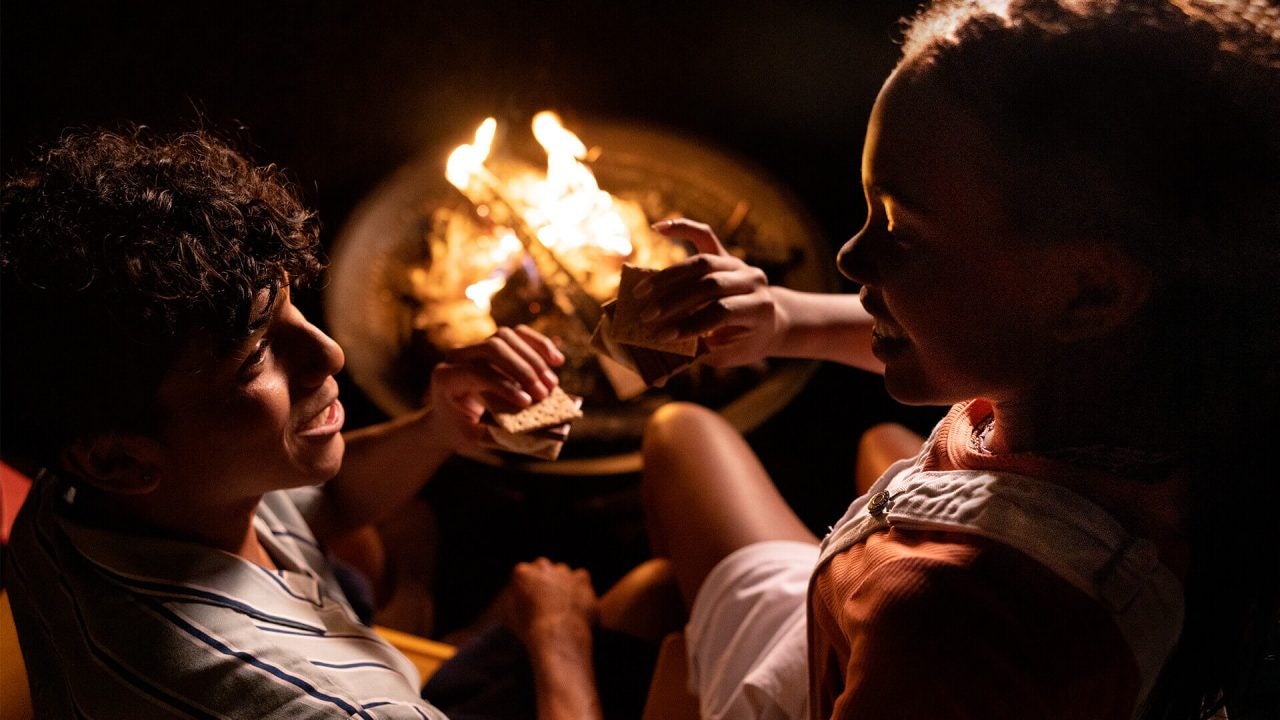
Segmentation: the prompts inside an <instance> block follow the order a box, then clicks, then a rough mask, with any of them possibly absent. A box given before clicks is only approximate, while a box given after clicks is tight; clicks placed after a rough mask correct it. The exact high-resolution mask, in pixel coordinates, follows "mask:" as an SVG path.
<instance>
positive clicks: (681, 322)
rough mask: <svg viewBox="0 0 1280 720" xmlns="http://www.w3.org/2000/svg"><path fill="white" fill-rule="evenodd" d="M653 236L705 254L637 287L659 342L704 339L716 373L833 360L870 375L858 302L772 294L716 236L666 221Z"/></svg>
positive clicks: (866, 321) (867, 334)
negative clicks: (765, 362) (767, 361)
mask: <svg viewBox="0 0 1280 720" xmlns="http://www.w3.org/2000/svg"><path fill="white" fill-rule="evenodd" d="M653 227H654V229H655V230H657V231H658V232H660V233H662V234H664V235H667V236H668V237H672V238H677V239H681V240H687V241H689V242H691V243H693V245H694V246H695V247H696V248H697V249H698V251H699V254H697V255H695V256H693V257H691V258H689V259H687V260H685V261H683V262H680V263H677V264H675V265H673V266H671V267H669V268H667V269H665V270H663V271H661V272H659V273H657V274H656V275H654V276H652V277H650V278H646V279H645V280H642V281H640V282H639V283H637V284H636V287H635V291H634V298H635V299H636V300H638V301H640V302H641V303H643V305H642V310H641V314H640V320H641V321H642V322H645V323H646V324H647V326H648V329H649V331H650V332H651V333H652V334H653V336H654V337H655V338H658V339H665V338H674V337H688V336H692V335H701V336H703V337H704V338H705V342H706V345H707V348H708V350H709V353H708V355H707V356H706V357H705V358H704V360H703V361H704V362H706V363H708V364H710V365H717V366H733V365H746V364H750V363H753V362H758V361H760V360H762V359H764V358H766V357H794V358H812V359H817V360H830V361H833V362H839V363H844V364H846V365H852V366H853V367H857V368H862V369H864V370H869V371H872V372H882V371H883V369H884V368H883V365H882V364H881V363H880V362H879V361H878V360H876V358H875V357H874V356H873V355H872V354H871V324H872V319H871V316H870V315H869V314H868V313H867V311H866V310H864V309H863V308H862V301H861V299H860V298H858V296H856V295H847V294H833V293H805V292H799V291H796V290H790V289H787V288H783V287H773V286H771V285H769V282H768V280H767V279H766V277H765V274H764V272H763V271H762V270H760V269H759V268H757V267H753V266H751V265H748V264H746V263H745V262H743V261H742V260H739V259H738V258H735V257H733V256H732V255H730V254H729V253H727V252H726V251H725V249H724V247H723V246H721V245H720V241H719V240H718V239H716V236H715V234H714V233H712V231H711V228H709V227H708V226H706V225H704V224H702V223H697V222H693V221H690V220H664V221H663V222H660V223H657V224H655V225H654V226H653Z"/></svg>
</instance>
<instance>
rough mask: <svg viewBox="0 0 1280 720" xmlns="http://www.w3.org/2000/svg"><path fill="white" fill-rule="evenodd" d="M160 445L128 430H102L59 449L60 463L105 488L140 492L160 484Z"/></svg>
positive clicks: (122, 492) (131, 493) (101, 488)
mask: <svg viewBox="0 0 1280 720" xmlns="http://www.w3.org/2000/svg"><path fill="white" fill-rule="evenodd" d="M160 458H161V451H160V445H159V444H158V443H157V442H156V441H155V440H152V439H151V438H148V437H144V436H142V435H134V434H129V433H106V434H104V435H98V436H96V437H93V438H91V439H88V440H84V439H81V440H76V441H75V442H74V443H72V445H71V447H69V448H67V449H66V450H64V451H63V452H62V464H63V466H64V467H66V468H67V469H69V470H70V471H72V472H74V473H75V474H76V475H77V476H79V477H82V478H84V480H85V481H86V482H88V483H89V484H90V485H93V486H94V487H96V488H98V489H100V490H103V491H105V492H110V493H116V494H119V495H143V494H146V493H149V492H151V491H153V490H155V489H156V487H157V486H159V484H160V471H159V468H160Z"/></svg>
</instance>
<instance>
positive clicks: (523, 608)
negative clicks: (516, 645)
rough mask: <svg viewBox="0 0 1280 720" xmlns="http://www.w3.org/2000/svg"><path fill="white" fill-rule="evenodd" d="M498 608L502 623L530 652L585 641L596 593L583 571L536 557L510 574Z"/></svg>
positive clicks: (588, 635)
mask: <svg viewBox="0 0 1280 720" xmlns="http://www.w3.org/2000/svg"><path fill="white" fill-rule="evenodd" d="M500 607H501V611H502V620H503V623H504V624H505V625H506V626H507V628H508V629H510V630H511V631H512V632H513V633H515V635H516V637H518V638H520V641H521V642H522V643H524V645H525V647H527V648H529V650H530V651H531V652H532V651H535V650H537V649H538V648H539V647H542V646H546V645H548V644H553V643H569V642H573V641H575V640H577V641H581V640H586V641H588V642H589V638H590V632H591V626H592V625H593V624H594V623H595V617H596V593H595V590H593V589H592V587H591V575H590V574H588V573H587V571H586V570H583V569H581V568H579V569H577V570H574V569H571V568H570V567H569V566H568V565H565V564H564V563H553V562H551V561H550V560H548V559H547V558H544V557H540V558H538V559H537V560H534V561H533V562H527V563H520V564H519V565H516V567H515V569H514V570H512V571H511V581H510V582H509V583H508V584H507V588H506V590H504V591H503V595H502V598H501V601H500Z"/></svg>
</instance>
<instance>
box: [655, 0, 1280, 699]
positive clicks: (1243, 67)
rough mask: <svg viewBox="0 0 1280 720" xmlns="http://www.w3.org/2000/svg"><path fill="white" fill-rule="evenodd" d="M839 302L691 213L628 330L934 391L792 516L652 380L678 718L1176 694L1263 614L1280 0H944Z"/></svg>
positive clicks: (1272, 392) (914, 33) (1269, 584)
mask: <svg viewBox="0 0 1280 720" xmlns="http://www.w3.org/2000/svg"><path fill="white" fill-rule="evenodd" d="M863 189H864V193H865V195H866V199H867V204H868V217H867V222H866V225H865V226H864V227H863V229H862V230H861V232H859V233H858V234H857V235H856V236H855V237H854V238H853V239H852V240H850V241H849V242H848V243H847V244H846V245H845V247H844V248H843V249H842V250H841V252H840V255H839V258H838V263H839V266H840V269H841V270H842V272H844V273H845V275H847V276H848V277H850V278H851V279H853V280H855V281H857V282H859V283H861V285H862V289H861V292H860V294H859V295H858V296H857V297H854V296H829V295H814V294H804V293H797V292H793V291H789V290H787V289H785V288H777V287H769V286H768V285H767V284H766V283H765V281H764V277H763V273H761V272H759V271H758V270H756V269H754V268H751V267H748V266H746V265H744V264H743V263H742V262H740V261H738V260H736V259H734V258H732V257H731V256H729V255H727V254H725V253H724V252H723V251H722V249H721V248H720V247H719V244H718V242H717V241H716V240H715V238H714V236H713V235H712V234H711V233H710V232H709V230H708V229H707V228H706V226H703V225H700V224H697V223H692V222H689V221H683V220H677V221H669V222H664V223H660V224H659V225H657V226H656V227H657V228H658V229H659V230H660V231H662V232H665V233H666V234H668V235H670V236H672V237H678V238H683V239H686V240H689V241H691V242H693V243H694V244H696V245H697V246H698V248H699V249H700V250H701V251H702V253H701V254H699V255H696V256H694V257H693V258H691V259H689V260H688V261H686V262H684V263H681V264H679V265H677V266H674V267H672V268H670V269H668V270H666V271H664V272H662V273H661V274H659V275H657V276H655V277H654V278H653V279H652V281H651V282H649V283H647V284H644V285H642V286H641V287H639V288H637V295H638V296H642V297H643V298H644V299H645V300H646V302H647V303H648V306H649V310H648V312H647V313H646V315H645V317H647V319H648V321H649V322H650V323H651V327H652V330H653V332H654V333H655V335H659V336H662V335H666V336H687V335H695V334H702V335H706V336H707V340H708V344H709V346H710V347H711V352H710V354H709V355H708V356H707V361H708V362H712V363H716V364H735V363H742V362H750V361H753V360H756V359H759V358H761V357H764V356H800V357H812V358H821V359H826V360H832V361H837V362H843V363H847V364H850V365H854V366H857V367H862V368H866V369H869V370H879V371H882V372H883V373H884V377H885V382H886V385H887V387H888V389H889V391H890V393H892V394H893V396H894V397H896V398H897V399H899V400H901V401H903V402H906V403H912V404H954V406H953V408H952V410H951V412H950V413H949V414H948V415H947V417H946V418H945V419H944V420H943V421H942V422H941V423H940V424H939V426H938V427H937V428H936V429H935V431H934V432H933V434H932V436H931V437H930V438H929V439H928V440H927V441H926V442H925V443H924V446H923V448H921V449H920V450H919V453H918V454H917V455H916V456H915V457H914V458H913V459H909V460H903V461H900V462H898V463H896V464H894V465H892V466H891V467H889V468H888V470H887V471H886V472H885V473H884V474H883V475H882V476H881V477H880V479H879V480H878V481H877V482H876V483H875V485H874V487H872V488H871V492H870V493H869V494H868V495H866V496H863V497H862V498H860V499H858V500H856V501H855V502H854V503H853V505H852V506H851V507H850V508H849V509H848V511H847V512H846V513H845V515H844V517H843V518H841V519H840V520H839V522H838V523H837V525H836V526H835V527H834V529H833V530H832V531H831V533H830V534H829V535H828V536H827V538H826V539H825V540H823V541H822V542H821V544H819V541H818V539H817V538H815V537H814V536H813V535H812V534H811V533H810V532H809V530H808V529H807V528H806V527H805V526H804V524H803V523H801V522H800V521H799V520H798V519H797V518H796V517H795V515H794V514H792V513H791V511H790V510H789V509H788V508H787V507H786V505H785V504H784V502H783V501H782V499H781V497H780V496H779V495H778V493H777V492H776V490H775V489H774V487H773V485H772V483H771V482H770V479H769V477H768V476H767V475H766V473H765V471H764V469H763V468H762V466H761V465H760V463H759V461H758V460H757V459H756V458H755V456H754V455H753V454H752V453H751V451H750V449H749V447H748V446H747V445H746V443H745V442H744V441H743V440H742V438H741V437H739V436H738V435H737V434H736V433H735V432H734V431H733V430H732V429H731V428H730V427H729V426H728V425H727V424H726V423H725V422H724V421H722V420H721V419H720V418H719V417H717V416H716V415H715V414H714V413H711V412H709V411H706V410H703V409H700V408H697V407H695V406H690V405H672V406H668V407H666V408H664V409H663V410H661V411H660V412H659V413H658V414H657V416H656V417H655V418H654V420H653V422H652V423H651V426H650V428H649V432H648V433H647V435H646V438H645V485H644V489H645V497H646V503H647V510H648V512H649V518H650V526H651V527H650V529H651V536H652V539H653V545H654V547H655V550H656V551H657V552H658V553H659V554H662V555H665V556H667V557H669V558H670V560H671V565H672V568H673V571H674V575H675V580H676V583H677V584H678V585H679V588H680V591H681V594H682V596H683V598H684V599H685V601H686V603H687V605H688V606H689V608H690V621H689V624H688V626H687V627H686V639H687V643H688V647H689V657H688V659H689V666H690V686H691V688H692V689H694V690H695V691H696V692H697V694H698V696H699V699H700V703H701V706H702V714H703V716H704V717H771V718H772V717H800V716H803V715H804V714H805V713H806V706H807V713H808V714H809V716H810V717H814V718H826V717H848V718H855V717H857V718H862V717H866V718H873V717H894V718H961V717H963V718H969V717H974V718H976V717H982V718H1032V717H1034V718H1131V717H1134V716H1135V715H1140V716H1142V717H1147V718H1166V717H1170V718H1172V717H1178V718H1198V717H1206V716H1209V715H1212V714H1214V713H1215V712H1216V711H1217V710H1218V709H1219V708H1221V707H1222V706H1223V705H1224V704H1229V703H1231V702H1232V699H1233V697H1235V695H1234V693H1236V692H1237V691H1238V690H1239V689H1240V688H1241V687H1242V686H1243V684H1244V683H1246V682H1247V680H1248V677H1249V675H1248V671H1249V669H1250V668H1251V667H1253V666H1254V664H1253V663H1254V661H1255V660H1257V659H1258V657H1259V656H1260V650H1261V644H1262V642H1263V640H1264V638H1265V636H1266V634H1267V632H1268V631H1269V629H1270V628H1271V627H1272V626H1273V625H1274V623H1275V621H1276V607H1277V583H1278V580H1280V562H1278V553H1280V537H1278V533H1277V527H1278V526H1277V524H1276V522H1275V520H1274V516H1273V514H1272V508H1273V507H1274V506H1275V501H1276V499H1277V489H1276V483H1275V480H1274V472H1273V471H1267V470H1264V468H1265V467H1266V465H1267V463H1266V460H1267V459H1269V458H1268V457H1266V456H1267V455H1269V452H1268V451H1267V449H1266V441H1267V440H1268V439H1269V438H1271V437H1272V436H1273V435H1274V432H1275V430H1276V421H1275V417H1276V412H1277V411H1280V368H1278V367H1277V364H1276V359H1275V358H1276V357H1277V351H1278V350H1280V340H1278V332H1280V331H1278V327H1280V323H1277V322H1276V318H1277V317H1278V316H1280V202H1277V198H1280V12H1278V11H1277V9H1276V8H1275V7H1273V6H1269V5H1266V4H1264V3H1261V2H1252V3H1250V2H1202V1H1200V0H1172V1H1166V0H1142V1H1140V2H1138V1H1135V2H1115V1H1108V0H1062V1H1061V2H1055V1H1052V0H1028V1H1026V2H1018V1H1017V0H1014V2H1011V3H1002V2H990V3H987V2H949V3H939V4H937V5H935V6H933V7H932V8H929V9H928V10H926V11H923V12H922V13H921V14H920V15H919V16H918V17H917V18H916V19H915V20H914V22H913V23H912V24H911V26H910V29H909V31H908V34H907V37H906V42H905V44H904V53H903V58H902V61H901V63H900V64H899V66H898V68H897V69H896V70H895V71H894V72H893V74H892V75H891V76H890V77H889V79H888V81H887V82H886V83H885V86H884V88H883V90H882V91H881V93H880V96H879V98H878V99H877V101H876V104H875V108H874V110H873V113H872V117H871V121H870V124H869V126H868V129H867V135H866V145H865V148H864V154H863Z"/></svg>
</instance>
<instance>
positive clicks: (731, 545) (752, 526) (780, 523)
mask: <svg viewBox="0 0 1280 720" xmlns="http://www.w3.org/2000/svg"><path fill="white" fill-rule="evenodd" d="M641 489H642V492H643V497H644V506H645V515H646V521H647V524H648V531H649V540H650V543H651V544H652V546H653V552H654V554H656V555H658V556H661V557H667V558H669V559H670V561H671V570H672V572H673V574H674V576H675V581H676V585H677V586H678V587H679V590H680V595H681V597H682V598H683V599H684V602H685V607H686V608H687V607H691V606H692V605H693V598H694V596H695V595H697V592H698V588H699V587H700V586H701V585H702V581H703V580H704V579H705V578H706V576H707V573H709V572H710V571H711V569H712V568H713V567H715V565H716V563H718V562H720V560H721V559H723V558H724V557H725V556H727V555H729V553H731V552H733V551H734V550H737V549H738V548H741V547H744V546H746V545H750V544H752V543H756V542H761V541H764V540H797V541H800V542H809V543H815V544H816V543H817V542H818V539H817V538H816V537H814V535H813V533H811V532H809V529H808V527H806V526H805V524H804V523H803V522H801V521H800V519H799V518H798V517H796V515H795V513H794V512H792V510H791V508H790V507H788V505H787V503H786V501H785V500H783V498H782V495H780V494H779V493H778V490H777V488H776V487H774V485H773V481H772V480H770V478H769V475H768V473H766V472H765V469H764V467H763V466H762V465H761V464H760V461H759V459H758V458H756V455H755V453H754V452H753V451H752V450H751V448H750V446H748V445H747V443H746V441H745V440H744V439H743V438H742V436H741V435H740V434H739V433H738V431H737V430H735V429H734V428H733V426H731V425H730V424H729V423H728V422H727V421H725V420H724V418H722V417H720V415H718V414H717V413H715V412H714V411H711V410H708V409H707V408H704V407H702V406H700V405H693V404H689V403H672V404H669V405H665V406H663V407H662V408H660V409H659V410H658V411H657V412H656V413H655V414H654V416H653V418H652V419H651V420H650V422H649V426H648V427H647V428H646V430H645V437H644V478H643V482H642V484H641Z"/></svg>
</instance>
